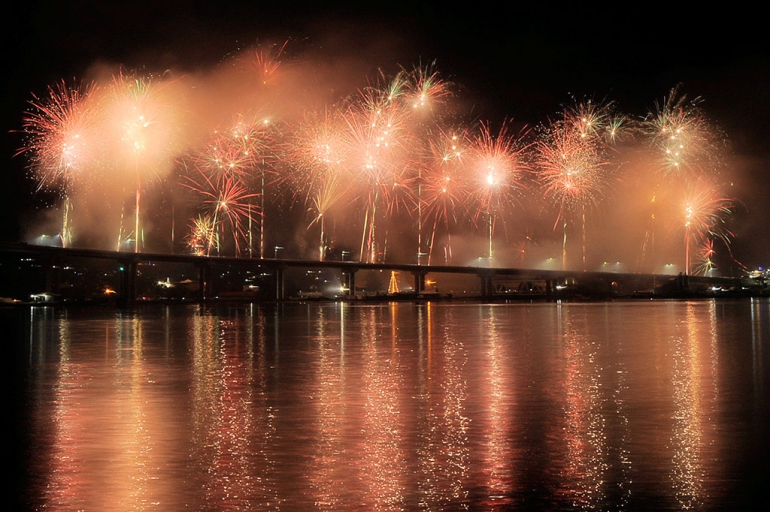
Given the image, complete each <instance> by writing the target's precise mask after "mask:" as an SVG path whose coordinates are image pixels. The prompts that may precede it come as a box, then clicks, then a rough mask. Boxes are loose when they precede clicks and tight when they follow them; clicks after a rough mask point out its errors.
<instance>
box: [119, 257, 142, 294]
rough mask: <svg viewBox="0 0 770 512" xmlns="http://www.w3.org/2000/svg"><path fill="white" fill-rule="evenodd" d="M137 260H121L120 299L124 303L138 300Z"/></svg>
mask: <svg viewBox="0 0 770 512" xmlns="http://www.w3.org/2000/svg"><path fill="white" fill-rule="evenodd" d="M137 266H138V265H137V262H136V261H123V262H120V299H121V301H122V302H124V303H129V302H134V301H135V300H136V267H137Z"/></svg>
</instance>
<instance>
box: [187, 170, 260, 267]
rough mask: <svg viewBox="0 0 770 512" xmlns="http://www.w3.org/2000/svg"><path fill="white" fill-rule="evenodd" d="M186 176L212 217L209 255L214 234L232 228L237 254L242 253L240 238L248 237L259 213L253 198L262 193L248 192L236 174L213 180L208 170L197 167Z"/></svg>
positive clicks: (190, 187)
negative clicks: (193, 173)
mask: <svg viewBox="0 0 770 512" xmlns="http://www.w3.org/2000/svg"><path fill="white" fill-rule="evenodd" d="M186 178H187V181H186V182H185V183H184V185H185V186H186V187H188V188H189V189H191V190H193V191H194V192H196V193H197V194H198V195H199V196H200V197H201V201H200V203H201V206H202V208H203V209H204V210H205V215H204V218H209V219H211V225H212V229H211V230H209V231H208V233H209V240H208V241H207V242H206V244H205V246H206V251H207V252H206V255H207V256H208V255H210V251H211V248H212V246H213V245H214V233H224V232H225V231H229V232H230V235H231V236H232V240H233V244H234V250H235V255H236V256H240V254H241V241H242V240H248V239H249V234H248V232H247V230H246V227H247V226H248V225H250V223H251V222H252V221H253V220H254V217H255V216H256V214H257V212H256V211H255V210H256V208H255V207H254V205H253V204H252V203H253V199H254V198H255V197H258V196H259V194H256V193H251V192H249V191H248V189H247V188H246V186H245V185H244V184H243V182H242V181H240V180H239V179H238V178H237V177H235V176H227V177H225V178H222V177H217V178H216V179H211V178H210V177H209V176H208V175H207V174H206V173H205V172H203V171H201V170H197V174H195V175H193V176H189V175H188V176H186ZM217 247H219V244H217Z"/></svg>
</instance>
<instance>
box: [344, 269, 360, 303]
mask: <svg viewBox="0 0 770 512" xmlns="http://www.w3.org/2000/svg"><path fill="white" fill-rule="evenodd" d="M356 271H357V269H354V268H349V269H345V270H343V271H342V282H343V284H344V285H345V288H347V289H348V293H347V296H348V297H355V296H356Z"/></svg>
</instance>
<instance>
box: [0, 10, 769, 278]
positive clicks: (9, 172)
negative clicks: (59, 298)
mask: <svg viewBox="0 0 770 512" xmlns="http://www.w3.org/2000/svg"><path fill="white" fill-rule="evenodd" d="M316 4H317V5H316V7H313V8H308V7H307V6H305V5H303V4H302V3H295V2H272V3H266V2H256V1H255V2H244V3H238V2H235V3H233V2H201V1H185V2H182V1H167V2H164V1H156V2H92V1H76V0H75V1H68V2H36V1H27V2H16V3H14V4H13V6H12V7H11V8H10V11H8V10H7V8H6V11H5V14H6V15H5V16H3V19H4V21H3V23H4V27H3V30H2V33H3V37H5V38H6V41H5V44H4V45H3V48H4V54H5V59H6V62H5V70H6V72H5V73H4V80H3V83H4V91H3V102H2V121H3V133H4V135H3V145H2V148H3V157H4V159H5V160H6V165H5V166H4V169H3V171H1V172H2V187H0V214H2V215H3V218H5V219H7V220H8V221H7V222H3V223H2V228H0V239H2V240H14V239H17V238H18V237H19V233H20V232H21V231H22V226H21V225H22V223H23V222H24V219H25V218H26V217H25V216H27V215H28V212H29V208H34V207H35V206H36V205H35V202H34V200H33V199H32V195H33V191H34V185H33V184H32V183H31V182H30V181H29V179H28V178H27V177H26V176H25V173H24V172H23V167H24V165H23V164H24V162H23V161H22V160H21V159H20V158H14V157H13V154H14V152H15V151H16V149H18V147H19V146H20V144H21V139H20V135H19V134H18V133H14V130H18V129H19V128H20V125H21V118H22V113H23V111H24V109H25V108H26V106H27V102H28V101H29V100H30V99H31V94H32V93H36V94H45V90H46V87H47V86H48V85H50V84H53V83H55V82H57V81H59V80H62V79H67V80H69V79H73V78H75V79H77V78H81V77H82V76H83V75H84V74H85V73H86V71H87V70H88V69H89V68H90V67H91V66H92V65H93V64H94V63H95V62H97V61H105V62H108V63H112V64H121V65H123V66H125V67H127V68H131V69H140V68H145V69H148V70H151V71H153V72H158V71H160V70H163V69H172V68H173V69H181V70H185V71H188V72H195V71H201V70H205V69H209V68H212V67H214V66H216V65H218V64H220V63H221V62H222V61H223V60H224V59H226V58H227V56H228V55H232V54H235V53H238V52H239V51H240V50H243V49H244V48H248V47H250V46H253V45H255V44H258V43H260V42H264V41H284V40H290V45H289V46H288V47H287V55H291V53H292V52H296V53H302V52H304V51H306V50H307V49H309V50H310V51H317V52H326V53H328V54H336V55H342V54H347V55H352V56H355V58H356V59H358V60H359V61H360V62H362V63H365V65H362V66H361V70H360V76H361V77H366V76H367V75H371V74H372V73H373V70H374V69H375V68H382V69H385V70H393V69H395V68H396V67H397V66H404V67H407V68H409V67H413V66H415V65H417V64H419V63H426V62H430V61H435V64H436V68H437V69H438V71H439V72H440V73H441V75H442V76H443V77H444V78H446V79H447V80H451V81H452V82H453V83H455V84H458V85H459V86H460V87H461V89H460V93H461V94H462V95H463V96H464V98H466V100H467V102H468V104H467V105H468V108H469V109H472V110H473V112H474V114H476V115H477V116H478V117H479V118H482V119H487V120H490V121H493V122H499V121H501V120H502V119H504V118H513V119H516V120H517V121H518V122H521V123H526V124H535V123H538V122H541V121H544V120H545V119H546V118H547V117H548V116H551V115H553V114H554V113H556V112H557V111H559V110H560V107H561V106H562V105H564V104H566V103H567V102H568V101H569V99H570V97H571V96H570V95H575V96H577V97H586V96H589V97H593V98H595V99H597V100H601V99H609V100H612V101H614V102H615V103H616V105H617V106H618V108H619V109H620V110H622V111H623V112H625V113H626V114H627V115H629V116H633V117H641V116H643V115H644V114H646V113H647V112H649V111H651V110H653V109H654V108H655V104H656V102H658V103H660V102H661V101H662V100H663V99H664V97H665V96H666V95H667V94H668V93H669V91H670V90H671V88H672V87H674V86H676V85H677V84H682V85H681V87H682V90H683V91H684V93H686V94H687V95H688V96H689V97H698V96H700V97H702V98H703V102H702V104H701V107H702V108H703V110H704V111H705V112H706V114H707V115H708V116H709V117H710V118H711V119H712V120H713V121H714V122H715V123H717V124H718V125H719V126H720V127H721V129H722V130H723V131H724V132H725V133H726V134H727V136H728V137H729V140H730V142H731V144H732V151H733V153H734V154H735V156H736V162H738V163H737V164H736V167H738V168H739V173H740V174H739V178H737V179H736V181H737V182H739V183H740V184H741V186H740V187H739V188H737V189H736V190H737V191H738V192H740V194H741V195H740V197H739V199H740V200H741V201H742V204H743V206H744V207H745V212H744V213H743V214H742V215H743V216H742V218H741V219H742V220H741V222H742V227H741V228H740V229H738V230H736V234H737V235H738V236H737V239H736V241H735V243H734V248H735V250H736V252H739V251H744V256H743V258H742V259H743V260H745V261H746V263H747V264H748V265H752V264H754V265H768V264H770V258H768V257H767V256H766V253H767V250H766V240H768V239H770V228H768V224H770V223H769V222H767V221H768V214H767V213H765V211H763V210H762V207H763V206H764V203H765V198H766V197H768V196H767V193H768V192H770V180H768V175H767V171H768V169H770V167H768V166H769V165H770V149H769V148H768V143H767V142H768V140H769V138H770V128H769V127H770V107H769V106H768V105H769V104H770V100H768V98H770V74H769V73H770V58H769V57H770V56H769V55H768V51H767V49H766V48H767V42H766V33H765V27H764V26H763V23H764V20H763V19H762V16H760V14H759V13H758V12H751V11H750V10H746V9H743V8H741V9H740V12H737V11H738V10H739V9H738V8H737V7H736V8H735V9H732V8H730V7H724V6H723V5H721V6H720V9H721V10H719V11H717V10H711V8H708V7H698V8H695V9H689V8H686V7H672V6H671V5H670V4H667V3H661V4H660V5H651V4H650V3H644V4H639V6H637V7H629V4H622V3H614V4H607V5H608V6H609V7H601V6H598V5H593V6H591V5H590V4H586V5H584V6H578V7H574V8H570V9H564V8H563V7H560V6H558V5H557V4H555V3H544V2H543V3H538V5H542V6H541V7H520V6H519V5H520V3H519V2H515V3H513V4H516V6H515V7H500V6H499V3H498V2H464V3H461V4H456V5H450V4H449V3H446V2H440V3H439V2H435V3H434V2H431V3H425V2H413V4H412V5H410V6H409V7H402V6H401V4H398V3H388V2H377V3H371V2H362V4H369V5H371V7H369V8H361V7H357V6H356V4H354V3H350V4H346V3H326V2H317V3H316ZM703 5H705V4H703ZM621 8H622V12H621ZM304 55H307V53H304ZM367 66H368V69H367ZM38 207H39V206H38ZM738 257H739V258H740V257H741V256H738Z"/></svg>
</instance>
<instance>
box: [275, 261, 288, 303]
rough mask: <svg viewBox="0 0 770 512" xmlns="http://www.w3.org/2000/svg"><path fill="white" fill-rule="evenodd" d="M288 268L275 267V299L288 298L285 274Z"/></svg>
mask: <svg viewBox="0 0 770 512" xmlns="http://www.w3.org/2000/svg"><path fill="white" fill-rule="evenodd" d="M285 272H286V269H284V268H283V267H276V268H275V299H276V300H283V299H285V298H286V288H285V279H284V274H285Z"/></svg>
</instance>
